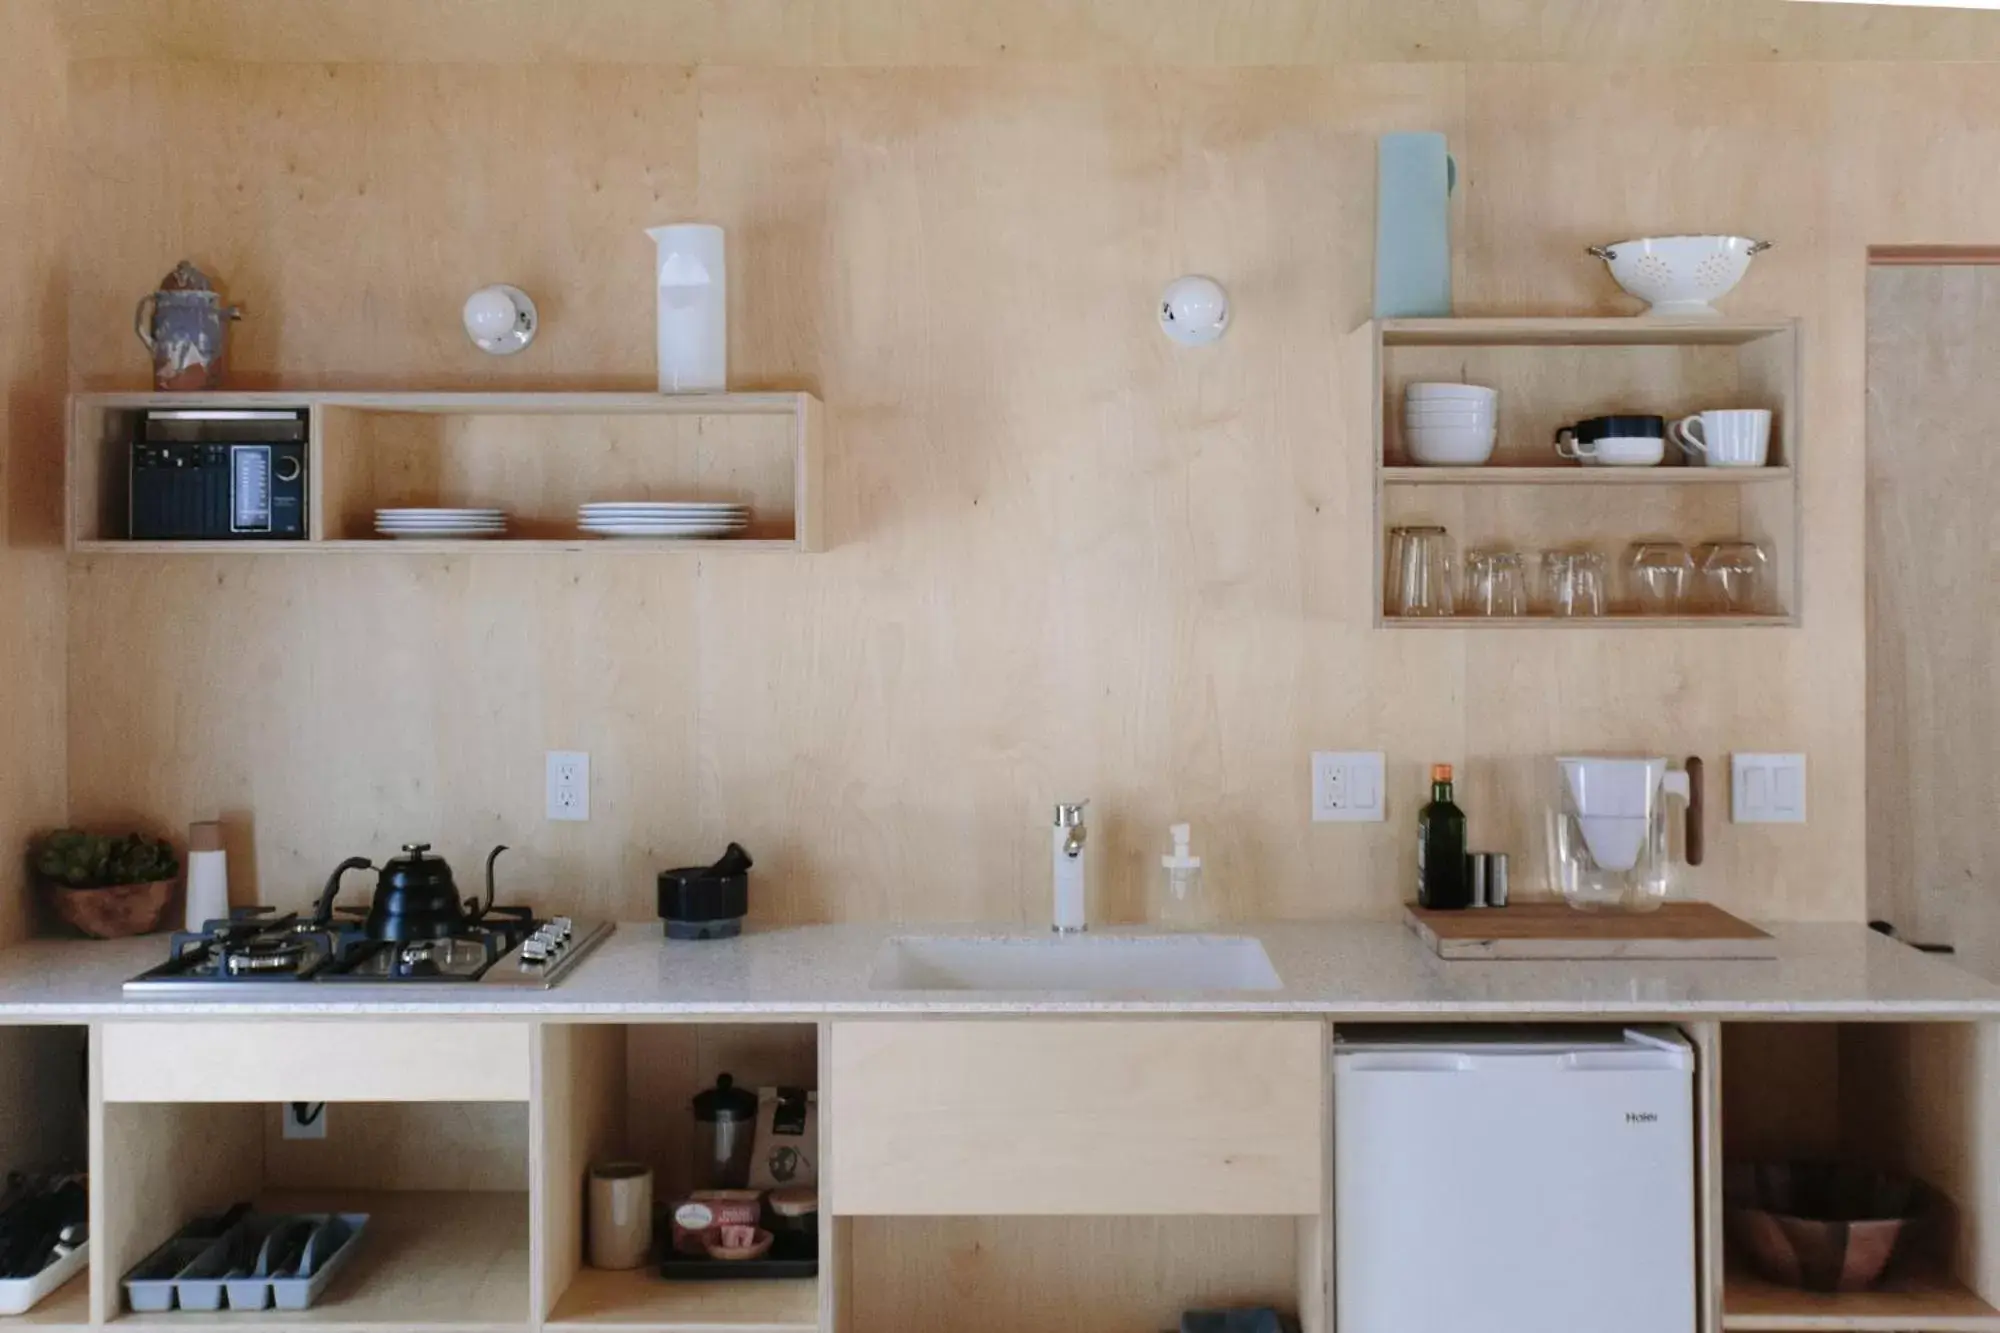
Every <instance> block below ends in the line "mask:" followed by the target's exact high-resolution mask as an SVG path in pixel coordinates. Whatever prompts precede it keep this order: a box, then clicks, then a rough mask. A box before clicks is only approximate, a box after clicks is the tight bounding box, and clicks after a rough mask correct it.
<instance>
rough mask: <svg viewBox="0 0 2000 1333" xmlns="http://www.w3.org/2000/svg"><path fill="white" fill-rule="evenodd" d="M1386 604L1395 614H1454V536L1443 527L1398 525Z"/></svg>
mask: <svg viewBox="0 0 2000 1333" xmlns="http://www.w3.org/2000/svg"><path fill="white" fill-rule="evenodd" d="M1384 593H1385V596H1384V597H1383V606H1384V607H1385V608H1386V609H1387V611H1388V613H1389V614H1390V615H1392V616H1448V615H1451V614H1452V611H1453V606H1452V597H1451V538H1450V536H1449V535H1448V534H1447V533H1446V532H1445V530H1444V529H1443V528H1437V527H1418V528H1394V529H1392V530H1391V531H1390V533H1389V579H1388V587H1387V588H1385V589H1384Z"/></svg>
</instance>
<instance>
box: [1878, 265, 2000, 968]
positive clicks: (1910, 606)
mask: <svg viewBox="0 0 2000 1333" xmlns="http://www.w3.org/2000/svg"><path fill="white" fill-rule="evenodd" d="M1868 297H1869V299H1868V549H1869V552H1870V559H1869V564H1868V685H1869V693H1868V778H1869V783H1870V791H1871V793H1872V796H1871V799H1870V801H1869V807H1868V864H1869V880H1870V887H1871V890H1872V896H1871V899H1870V904H1871V907H1872V908H1873V909H1874V910H1876V911H1877V912H1879V913H1880V914H1881V915H1883V916H1885V917H1888V918H1889V919H1891V920H1893V921H1895V922H1896V923H1897V925H1898V926H1899V927H1900V928H1901V929H1902V930H1903V931H1904V933H1905V934H1907V935H1908V936H1909V937H1910V938H1912V939H1916V940H1927V941H1939V942H1944V943H1949V944H1953V945H1955V946H1957V948H1958V949H1959V952H1960V954H1961V956H1962V957H1963V958H1964V959H1965V960H1966V961H1967V962H1968V963H1969V964H1970V965H1972V966H1974V967H1977V968H1978V969H1980V970H1981V971H1984V972H1986V973H1988V974H1989V975H2000V910H1996V909H1995V907H1994V900H1993V888H1992V878H1991V877H1992V868H1993V866H1994V865H1995V864H1996V863H2000V826H1996V824H1995V822H1994V820H1993V819H1992V816H1991V811H1992V806H1993V797H1992V786H1993V756H1994V753H1995V751H1996V749H2000V699H1996V692H1995V687H1994V680H1995V673H1996V670H2000V615H1996V611H2000V597H1996V594H1995V591H1994V590H1995V588H1996V587H2000V542H1996V541H1995V539H1994V536H1993V515H1994V512H1995V510H1996V508H2000V474H1996V473H1995V471H1994V469H1993V466H1992V464H1993V454H1992V450H1993V430H1994V422H1995V419H1996V414H2000V385H1996V384H1995V381H1994V375H1993V369H1994V366H1995V364H1996V362H2000V266H1968V267H1952V268H1883V269H1877V270H1876V271H1875V272H1874V273H1873V274H1871V276H1870V279H1869V288H1868Z"/></svg>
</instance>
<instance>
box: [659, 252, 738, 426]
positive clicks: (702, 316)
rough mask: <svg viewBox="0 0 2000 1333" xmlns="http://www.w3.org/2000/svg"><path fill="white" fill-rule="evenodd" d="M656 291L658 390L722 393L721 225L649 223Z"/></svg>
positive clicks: (725, 297)
mask: <svg viewBox="0 0 2000 1333" xmlns="http://www.w3.org/2000/svg"><path fill="white" fill-rule="evenodd" d="M646 234H647V235H648V236H650V237H652V238H653V241H654V243H655V244H656V245H657V246H658V247H659V253H658V258H657V260H656V262H655V263H654V265H653V280H654V285H655V287H656V288H657V289H658V292H659V351H660V392H661V393H722V392H724V391H725V390H727V389H728V387H729V269H728V265H727V262H726V256H725V251H724V244H723V232H722V228H720V227H716V226H711V225H708V224H706V223H682V224H679V225H676V226H671V227H652V228H649V229H648V230H647V232H646Z"/></svg>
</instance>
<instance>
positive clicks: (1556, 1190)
mask: <svg viewBox="0 0 2000 1333" xmlns="http://www.w3.org/2000/svg"><path fill="white" fill-rule="evenodd" d="M1333 1068H1334V1117H1333V1136H1334V1158H1333V1160H1334V1199H1335V1211H1334V1248H1335V1278H1334V1298H1335V1304H1336V1308H1337V1310H1338V1318H1337V1321H1336V1324H1335V1327H1336V1328H1337V1329H1338V1333H1693V1330H1694V1328H1695V1288H1696V1278H1695V1178H1694V1177H1695V1119H1694V1051H1693V1050H1692V1049H1691V1048H1690V1047H1689V1045H1688V1043H1687V1041H1686V1039H1685V1038H1683V1037H1682V1036H1681V1035H1680V1034H1679V1033H1677V1032H1674V1031H1672V1030H1669V1029H1657V1028H1644V1029H1637V1028H1635V1029H1627V1030H1620V1029H1616V1028H1611V1029H1598V1028H1583V1029H1541V1028H1511V1029H1506V1028H1501V1029H1494V1028H1443V1029H1440V1028H1429V1029H1409V1028H1400V1029H1380V1030H1374V1031H1370V1032H1366V1033H1361V1034H1356V1035H1348V1034H1346V1033H1342V1034H1341V1036H1340V1037H1339V1038H1338V1040H1337V1041H1336V1042H1335V1045H1334V1061H1333Z"/></svg>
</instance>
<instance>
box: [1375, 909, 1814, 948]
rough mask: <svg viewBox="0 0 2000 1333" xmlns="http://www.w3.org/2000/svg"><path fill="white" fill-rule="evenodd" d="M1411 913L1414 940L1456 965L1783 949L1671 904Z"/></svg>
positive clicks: (1728, 922) (1705, 912)
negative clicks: (1642, 908)
mask: <svg viewBox="0 0 2000 1333" xmlns="http://www.w3.org/2000/svg"><path fill="white" fill-rule="evenodd" d="M1408 910H1409V922H1410V929H1412V930H1414V931H1415V932H1416V933H1417V937H1418V938H1419V939H1421V940H1422V941H1423V942H1424V943H1425V944H1428V945H1429V946H1430V947H1431V949H1432V950H1433V951H1435V952H1436V954H1437V956H1438V957H1440V958H1444V959H1449V960H1453V961H1459V960H1469V959H1479V960H1484V961H1488V962H1491V961H1497V960H1504V959H1526V960H1541V961H1550V960H1562V961H1571V960H1574V961H1588V960H1591V959H1607V958H1611V959H1619V958H1623V959H1632V958H1652V959H1669V958H1680V959H1687V958H1696V959H1701V958H1717V959H1737V958H1776V957H1777V956H1778V942H1777V941H1776V940H1775V939H1773V938H1771V936H1770V935H1769V934H1768V933H1767V932H1765V931H1761V930H1759V929H1757V927H1755V926H1753V925H1751V924H1750V923H1749V922H1747V921H1744V920H1742V919H1741V918H1739V917H1734V916H1731V915H1730V914H1729V913H1727V912H1725V911H1723V910H1722V909H1721V908H1720V907H1716V906H1714V905H1713V904H1711V903H1667V904H1666V905H1664V906H1662V907H1661V908H1660V910H1659V911H1657V912H1643V913H1634V912H1579V911H1577V910H1576V909H1575V908H1573V907H1571V906H1570V905H1569V904H1568V903H1565V902H1561V901H1543V900H1534V899H1530V900H1527V901H1524V902H1516V903H1513V904H1511V905H1509V906H1507V907H1491V908H1483V909H1473V910H1471V911H1466V912H1429V911H1425V910H1424V909H1423V908H1421V907H1417V906H1415V905H1412V906H1410V908H1409V909H1408Z"/></svg>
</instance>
